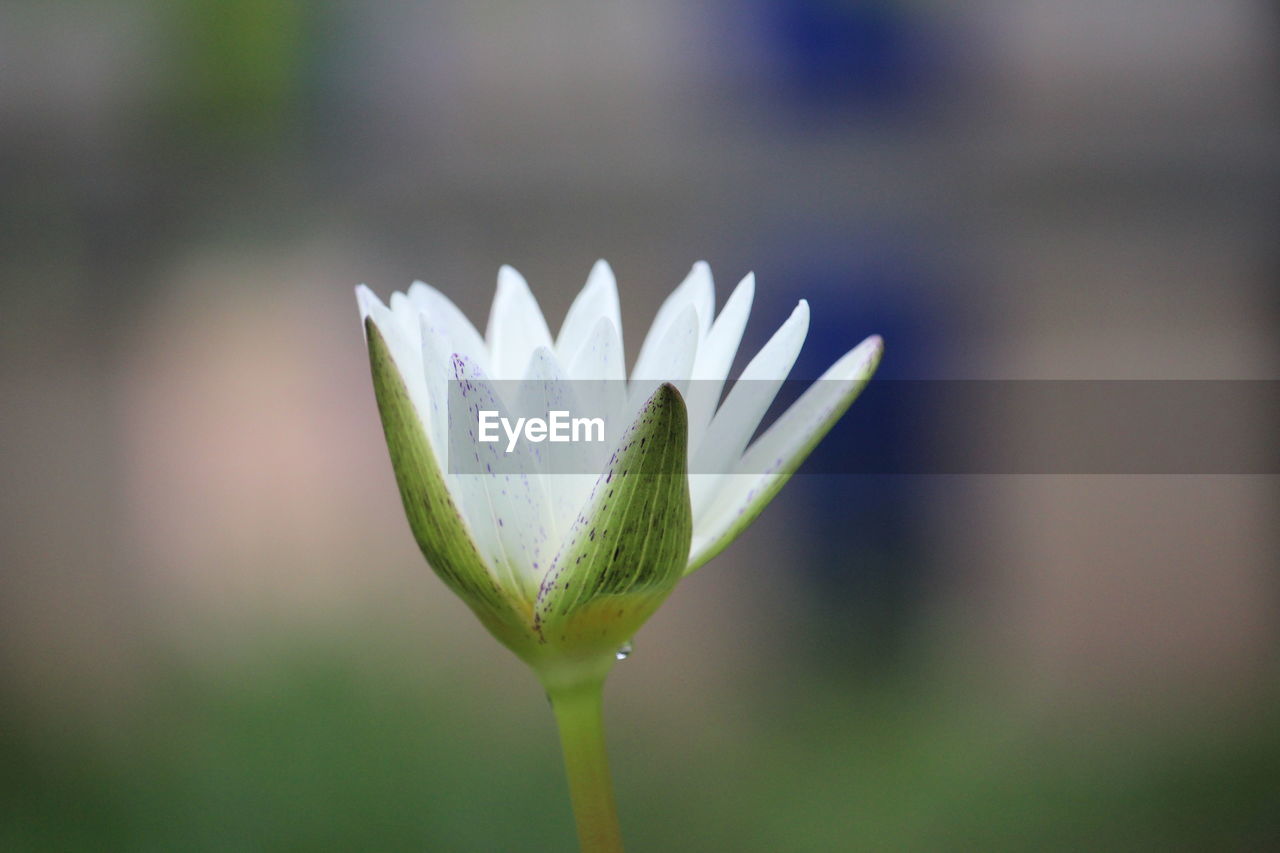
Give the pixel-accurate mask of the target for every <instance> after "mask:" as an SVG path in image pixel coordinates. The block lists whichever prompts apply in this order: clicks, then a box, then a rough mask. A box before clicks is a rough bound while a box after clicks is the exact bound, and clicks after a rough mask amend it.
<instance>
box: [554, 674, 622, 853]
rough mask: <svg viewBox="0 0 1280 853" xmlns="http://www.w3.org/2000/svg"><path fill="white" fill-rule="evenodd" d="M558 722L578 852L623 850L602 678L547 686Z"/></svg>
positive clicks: (607, 852)
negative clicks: (607, 751)
mask: <svg viewBox="0 0 1280 853" xmlns="http://www.w3.org/2000/svg"><path fill="white" fill-rule="evenodd" d="M547 695H548V696H549V697H550V699H551V708H552V710H554V711H555V715H556V724H557V725H558V726H559V728H560V744H561V746H562V747H563V748H564V766H565V772H566V773H567V774H568V776H569V798H570V799H571V800H572V801H573V814H574V817H575V818H576V819H577V822H578V842H579V844H581V846H582V853H621V851H622V834H621V833H620V831H619V830H618V809H617V806H616V805H615V804H614V801H613V782H612V781H611V780H610V778H609V761H608V758H607V757H606V756H605V747H604V713H603V711H604V679H603V678H601V679H599V680H595V679H592V680H590V681H586V682H584V683H581V684H576V685H573V686H568V687H556V688H554V689H552V690H550V691H548V693H547Z"/></svg>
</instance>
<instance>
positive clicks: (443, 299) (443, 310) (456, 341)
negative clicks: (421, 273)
mask: <svg viewBox="0 0 1280 853" xmlns="http://www.w3.org/2000/svg"><path fill="white" fill-rule="evenodd" d="M408 296H409V301H410V302H411V303H413V305H414V307H415V308H417V309H418V311H419V312H421V313H423V314H426V315H427V317H428V318H430V320H431V325H432V326H433V327H434V328H436V329H439V330H440V331H442V332H444V333H445V334H446V335H447V336H448V339H449V354H450V355H452V354H453V353H455V352H456V353H459V354H461V355H465V356H467V357H468V358H469V359H471V360H472V361H473V362H475V363H476V365H478V366H479V367H480V369H481V370H483V371H484V372H485V373H488V374H491V373H492V372H493V371H492V369H491V367H490V364H489V361H490V359H489V348H488V346H486V345H485V342H484V338H482V337H480V333H479V332H477V331H476V327H475V326H474V325H472V323H471V321H470V320H468V319H467V315H466V314H464V313H462V310H461V309H459V308H458V306H457V305H454V304H453V301H452V300H451V299H449V297H447V296H445V295H444V294H443V293H441V292H440V291H438V290H436V289H435V288H434V287H432V286H431V285H429V284H425V283H424V282H421V281H415V282H414V283H413V284H412V285H410V286H409V293H408ZM444 368H445V369H446V370H452V368H451V367H450V365H449V364H448V363H447V362H446V364H445V365H444Z"/></svg>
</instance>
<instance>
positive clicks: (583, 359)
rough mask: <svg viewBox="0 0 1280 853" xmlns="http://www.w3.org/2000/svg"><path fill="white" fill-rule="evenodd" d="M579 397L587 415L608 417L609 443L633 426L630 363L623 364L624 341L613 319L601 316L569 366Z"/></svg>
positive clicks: (611, 443) (610, 445)
mask: <svg viewBox="0 0 1280 853" xmlns="http://www.w3.org/2000/svg"><path fill="white" fill-rule="evenodd" d="M568 376H569V378H571V379H572V380H573V383H572V384H573V386H574V390H575V392H576V393H577V395H578V400H579V401H580V403H581V404H582V405H583V406H584V412H585V416H586V417H601V416H603V417H604V418H605V425H606V428H605V442H606V444H607V445H608V446H609V447H612V446H613V445H614V444H616V443H617V440H618V438H620V437H621V435H622V431H623V430H625V429H626V428H627V427H629V426H630V425H631V420H632V417H633V416H634V414H635V413H634V412H631V411H628V410H627V382H626V366H625V365H624V364H623V363H622V341H621V340H619V338H618V332H617V330H616V329H615V328H614V325H613V321H612V320H610V319H609V318H607V317H601V318H600V319H599V320H598V321H596V327H595V330H594V331H593V332H592V333H591V336H590V337H589V338H587V342H586V343H585V344H584V345H583V346H581V347H579V349H578V354H577V356H575V357H574V360H573V362H572V363H571V364H570V365H569V368H568Z"/></svg>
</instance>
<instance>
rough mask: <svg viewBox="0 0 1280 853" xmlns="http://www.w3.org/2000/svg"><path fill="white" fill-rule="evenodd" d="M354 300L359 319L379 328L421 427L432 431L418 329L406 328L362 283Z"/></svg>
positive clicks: (429, 432) (400, 319) (428, 431)
mask: <svg viewBox="0 0 1280 853" xmlns="http://www.w3.org/2000/svg"><path fill="white" fill-rule="evenodd" d="M356 303H357V304H358V305H359V306H360V319H361V320H362V321H363V320H366V319H369V318H372V320H373V322H374V323H375V324H377V326H378V330H379V331H380V332H382V337H383V339H384V340H385V341H386V342H387V349H388V350H389V351H390V353H391V360H392V361H394V362H395V365H396V369H397V370H398V371H400V378H401V379H403V380H404V384H405V388H406V389H407V390H408V392H409V399H410V400H412V401H413V407H414V409H416V410H417V412H418V417H419V418H420V419H421V420H422V425H423V429H424V430H425V431H426V433H427V435H428V436H430V435H431V434H432V426H431V414H430V413H431V404H430V400H429V399H428V394H427V384H426V379H425V377H424V376H423V373H422V351H421V348H420V345H419V341H418V338H419V333H418V332H417V331H416V330H409V329H407V328H406V327H405V323H404V321H403V320H402V318H401V317H399V316H397V315H396V314H395V313H393V312H392V311H391V309H390V308H388V307H387V306H385V305H383V304H382V300H381V299H379V298H378V297H377V295H376V294H374V292H373V291H372V290H370V289H369V288H368V287H366V286H365V285H363V284H362V285H360V286H359V287H357V288H356Z"/></svg>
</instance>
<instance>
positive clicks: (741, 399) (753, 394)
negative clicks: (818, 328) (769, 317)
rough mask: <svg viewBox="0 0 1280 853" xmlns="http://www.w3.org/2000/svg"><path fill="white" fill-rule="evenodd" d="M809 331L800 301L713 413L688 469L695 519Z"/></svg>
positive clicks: (734, 459) (743, 444)
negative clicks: (713, 415)
mask: <svg viewBox="0 0 1280 853" xmlns="http://www.w3.org/2000/svg"><path fill="white" fill-rule="evenodd" d="M808 333H809V303H807V302H805V301H804V300H803V299H801V300H800V303H799V304H798V305H796V308H795V310H794V311H792V312H791V316H790V317H788V318H787V321H786V322H785V323H783V324H782V326H781V327H780V328H779V329H778V331H776V332H774V334H773V337H772V338H770V339H769V342H768V343H766V344H765V345H764V346H763V347H762V348H761V349H760V352H758V353H756V357H755V358H753V359H751V361H750V362H749V363H748V364H747V366H746V368H745V369H744V370H743V371H742V376H740V377H739V378H738V381H737V382H735V383H733V388H732V389H731V390H730V391H729V395H728V396H727V397H726V398H725V401H724V405H723V406H721V407H720V409H719V411H717V412H716V414H715V417H714V418H713V419H712V421H711V425H710V426H709V427H708V428H707V431H706V434H705V435H703V437H702V442H701V444H700V445H699V447H698V449H697V450H696V451H695V452H694V456H693V464H692V465H691V466H690V470H691V471H693V472H694V473H696V474H698V475H701V476H699V477H698V478H697V479H696V480H695V481H694V483H693V485H692V486H691V492H692V500H693V512H694V515H695V517H696V516H697V515H698V514H699V512H700V511H701V510H702V509H703V508H705V506H706V504H707V502H708V500H709V499H710V498H711V496H712V495H713V494H714V492H715V490H716V487H715V484H716V482H717V481H716V476H717V475H720V474H724V473H727V472H728V471H729V470H731V469H732V468H733V466H734V463H736V462H737V461H738V458H739V457H740V456H741V455H742V451H743V449H745V448H746V446H747V442H748V441H750V440H751V436H752V435H753V434H754V433H755V431H756V428H757V427H758V426H760V419H761V418H763V417H764V415H765V412H767V411H768V410H769V406H770V405H771V404H772V403H773V398H774V397H775V396H776V395H777V393H778V388H779V387H781V385H782V382H783V380H785V379H786V378H787V374H789V373H790V372H791V367H792V365H794V364H795V362H796V357H797V356H798V355H799V354H800V347H801V346H803V345H804V339H805V336H806V335H807V334H808Z"/></svg>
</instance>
